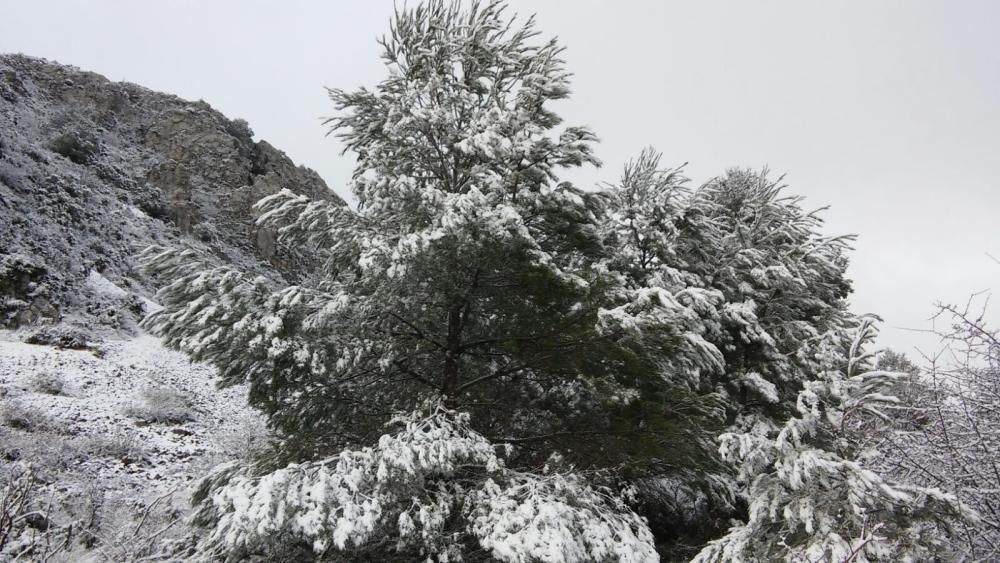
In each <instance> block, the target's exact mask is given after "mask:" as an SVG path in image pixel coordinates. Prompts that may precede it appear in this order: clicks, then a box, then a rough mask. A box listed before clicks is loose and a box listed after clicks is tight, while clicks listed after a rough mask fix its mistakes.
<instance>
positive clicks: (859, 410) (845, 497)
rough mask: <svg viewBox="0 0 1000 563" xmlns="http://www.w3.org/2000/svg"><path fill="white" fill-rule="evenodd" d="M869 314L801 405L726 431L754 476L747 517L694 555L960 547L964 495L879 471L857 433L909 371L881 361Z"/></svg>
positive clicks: (932, 553)
mask: <svg viewBox="0 0 1000 563" xmlns="http://www.w3.org/2000/svg"><path fill="white" fill-rule="evenodd" d="M874 335H875V331H874V329H873V326H872V324H871V320H870V319H865V320H864V321H863V322H862V324H861V326H860V327H859V329H858V330H857V332H856V337H855V340H854V342H853V344H852V346H851V348H850V349H849V350H848V353H847V354H846V355H845V354H843V353H842V352H841V349H840V346H839V343H833V345H832V346H831V347H830V348H829V349H828V351H827V352H828V353H827V354H826V358H825V359H824V362H825V363H826V364H827V369H826V370H825V371H823V372H822V373H820V374H818V376H817V377H816V378H815V379H814V380H812V381H809V382H807V383H806V384H805V386H804V389H803V390H802V391H801V392H800V393H799V395H798V400H797V404H796V410H797V413H796V415H795V416H793V417H791V418H790V419H789V420H788V421H787V422H785V424H784V425H782V426H780V427H778V428H775V427H774V426H772V425H769V424H766V423H762V422H760V421H758V422H756V423H754V424H753V425H752V426H749V427H748V428H746V430H745V431H744V432H734V433H728V434H725V435H723V436H722V448H721V450H722V454H723V456H724V457H725V458H726V459H728V460H730V461H731V462H732V463H734V464H737V465H738V467H739V478H740V480H741V481H743V482H744V483H746V484H747V486H748V497H749V502H750V510H749V519H748V521H747V522H746V523H744V524H740V525H737V526H735V527H733V528H732V529H731V530H730V531H729V533H728V534H726V535H725V536H724V537H722V538H720V539H718V540H715V541H713V542H711V543H709V544H708V545H707V546H706V547H705V548H704V549H703V550H702V551H701V552H700V553H699V554H698V556H697V557H696V558H695V559H694V563H709V562H734V563H739V562H744V561H746V562H751V561H753V562H756V561H802V562H805V561H857V562H868V561H914V562H916V561H941V560H947V559H951V558H952V556H953V554H954V549H953V547H954V546H953V537H954V536H955V532H954V531H953V530H952V526H953V525H954V524H955V523H957V522H960V521H961V520H962V519H963V518H972V519H975V515H974V514H972V513H970V512H968V511H967V510H966V509H964V508H963V507H962V505H961V503H959V502H958V500H957V499H956V497H955V496H954V495H951V494H946V493H943V492H942V491H940V490H939V489H934V488H927V487H919V486H910V485H906V484H902V483H896V482H893V481H890V480H887V479H883V478H882V477H880V476H879V475H878V474H877V473H876V472H875V471H873V464H872V463H871V460H870V457H871V453H872V452H870V451H864V450H862V449H861V448H859V444H860V443H861V442H862V439H861V438H863V437H859V436H857V435H852V433H851V431H850V429H851V427H852V425H856V424H858V423H859V419H863V418H864V417H867V416H875V417H878V418H880V419H883V420H885V419H887V416H886V415H885V414H884V413H883V412H882V411H881V408H880V407H882V406H884V405H886V404H893V403H895V402H897V399H896V398H895V397H892V396H889V395H886V394H884V391H885V390H886V389H887V388H888V387H890V386H891V385H892V382H893V381H894V380H895V379H896V378H897V377H899V376H900V375H901V374H894V373H890V372H885V371H873V370H871V367H872V360H873V357H874V354H873V353H870V352H868V353H866V352H864V350H863V347H864V345H865V344H869V343H870V342H871V340H873V339H874Z"/></svg>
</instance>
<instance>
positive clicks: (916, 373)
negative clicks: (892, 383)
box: [865, 294, 1000, 561]
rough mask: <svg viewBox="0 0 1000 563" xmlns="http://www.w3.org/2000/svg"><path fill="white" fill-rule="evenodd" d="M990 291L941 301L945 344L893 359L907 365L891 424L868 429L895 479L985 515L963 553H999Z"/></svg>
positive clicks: (966, 529)
mask: <svg viewBox="0 0 1000 563" xmlns="http://www.w3.org/2000/svg"><path fill="white" fill-rule="evenodd" d="M988 301H989V296H988V294H979V295H974V296H972V297H970V299H969V301H968V302H967V303H966V304H964V305H946V304H942V305H939V306H938V311H937V314H936V316H935V318H936V319H937V321H938V322H939V323H940V324H938V325H937V334H938V336H940V337H941V340H940V349H939V350H938V351H936V352H935V353H933V354H931V353H929V352H927V353H925V356H924V357H923V358H922V361H921V364H922V365H920V366H917V365H915V364H913V363H911V362H910V361H909V360H908V359H907V358H905V357H904V356H902V355H898V354H897V355H894V356H893V357H890V358H889V360H891V362H890V363H891V365H893V366H894V367H896V368H897V369H902V370H905V371H907V372H908V377H907V378H906V387H905V388H904V389H902V390H901V391H902V392H901V393H899V395H900V398H901V401H900V404H899V405H897V406H896V407H895V408H892V409H888V414H889V415H890V418H891V421H890V422H891V424H884V423H882V424H874V425H871V426H870V427H868V428H866V429H865V430H866V431H867V433H868V435H869V441H870V443H871V444H873V445H876V446H878V447H879V448H880V449H881V450H882V451H884V452H885V455H884V456H882V457H880V458H878V459H876V460H875V463H876V464H877V467H878V469H879V471H880V473H881V474H883V475H885V476H886V477H887V478H890V479H900V480H906V481H910V482H913V483H918V484H921V485H924V486H927V487H941V488H945V489H947V490H950V491H954V493H955V494H956V496H957V497H958V499H959V500H960V501H961V502H962V503H963V504H964V505H965V506H967V507H969V508H971V509H973V510H976V511H978V512H979V514H980V516H981V517H980V518H979V520H978V521H975V522H971V523H968V524H967V525H965V526H963V527H962V528H961V529H960V530H959V534H958V537H957V538H956V539H955V542H954V546H955V549H956V552H957V555H956V559H963V560H970V561H994V560H998V559H1000V503H998V491H1000V440H998V437H1000V331H998V330H997V329H996V328H994V327H992V326H990V325H989V324H988V323H987V319H988V318H989V317H990V315H989V311H988V309H987V305H988Z"/></svg>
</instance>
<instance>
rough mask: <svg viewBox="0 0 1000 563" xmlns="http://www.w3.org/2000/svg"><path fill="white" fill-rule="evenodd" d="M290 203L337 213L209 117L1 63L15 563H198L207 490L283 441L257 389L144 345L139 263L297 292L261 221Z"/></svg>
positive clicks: (1, 556) (321, 188) (0, 187)
mask: <svg viewBox="0 0 1000 563" xmlns="http://www.w3.org/2000/svg"><path fill="white" fill-rule="evenodd" d="M282 188H289V189H291V190H292V191H295V192H298V193H302V194H305V195H308V196H310V197H312V198H323V199H328V200H333V201H339V199H338V198H337V196H336V195H334V194H333V192H331V191H330V190H329V188H327V186H326V184H324V183H323V180H321V179H320V177H319V176H318V175H317V174H316V173H315V172H313V171H312V170H309V169H308V168H304V167H301V166H296V165H295V164H293V163H292V162H291V161H290V160H289V159H288V157H287V156H285V154H284V153H282V152H281V151H279V150H278V149H276V148H274V147H272V146H271V145H269V144H268V143H266V142H264V141H254V140H253V133H252V131H251V130H250V127H249V126H248V124H247V123H246V122H245V121H242V120H230V119H228V118H226V117H225V116H223V115H222V114H221V113H219V112H218V111H215V110H213V109H212V108H211V106H209V105H208V104H207V103H205V102H200V101H199V102H189V101H186V100H182V99H180V98H177V97H175V96H171V95H167V94H161V93H158V92H153V91H150V90H148V89H146V88H143V87H141V86H136V85H134V84H128V83H116V82H111V81H109V80H107V79H105V78H104V77H102V76H100V75H97V74H94V73H90V72H84V71H81V70H79V69H76V68H73V67H68V66H64V65H60V64H56V63H52V62H48V61H45V60H42V59H36V58H31V57H26V56H22V55H0V561H8V560H15V561H21V560H24V561H29V560H30V561H43V560H44V561H74V562H76V561H100V562H104V561H115V562H125V561H140V560H142V561H149V560H154V559H155V560H171V561H173V560H185V559H186V556H185V555H184V553H185V552H184V549H185V546H186V545H188V543H186V542H188V540H190V537H191V536H190V534H189V533H188V527H187V520H186V517H187V515H188V513H189V510H190V505H189V499H190V494H191V491H192V487H193V486H194V485H195V483H196V482H197V480H198V478H199V477H200V476H202V475H204V474H205V473H206V472H207V470H208V469H209V468H210V467H211V466H213V465H215V464H217V463H220V462H224V461H226V460H230V459H234V458H237V457H240V456H246V455H248V453H249V452H251V451H253V450H254V449H255V448H257V447H258V446H263V445H264V444H266V442H267V439H268V438H267V437H268V434H267V432H266V429H265V428H264V426H263V419H262V418H261V417H260V416H259V415H258V414H257V413H256V412H254V411H253V410H252V409H250V408H249V407H248V406H247V402H246V389H245V388H241V387H235V388H230V389H226V390H218V389H215V388H214V375H215V372H214V369H212V368H210V367H209V366H205V365H195V364H192V363H191V362H190V361H189V360H188V359H187V358H186V357H185V356H183V355H182V354H179V353H176V352H172V351H168V350H166V349H164V348H163V346H162V345H161V344H160V343H159V342H158V341H157V340H156V339H154V338H153V337H151V336H148V335H144V334H142V331H141V330H139V329H138V328H137V326H136V323H137V321H138V319H139V318H140V317H141V316H142V315H143V314H145V313H146V312H148V311H149V310H150V309H151V308H154V307H156V304H155V302H154V300H155V296H154V291H153V289H154V288H153V287H151V284H150V283H149V281H148V280H146V279H145V278H144V276H143V275H142V274H141V273H140V272H138V271H137V270H136V267H135V261H134V257H135V256H136V254H137V253H138V252H139V251H140V250H142V249H143V248H145V247H146V246H148V245H151V244H162V245H166V246H179V245H190V246H193V247H196V248H198V249H199V250H201V251H204V252H206V253H209V254H212V255H214V256H216V257H217V258H218V260H219V262H221V263H226V264H231V265H236V266H239V267H241V268H242V269H245V270H247V271H251V272H259V273H266V274H267V275H269V276H271V277H285V278H287V279H294V277H295V264H293V263H290V262H289V261H288V259H287V258H281V257H279V256H277V255H276V254H275V249H274V246H273V242H274V239H273V233H271V232H269V231H267V230H262V229H258V228H256V227H255V225H254V221H253V220H254V217H253V213H252V209H251V206H252V204H253V203H254V202H255V201H256V200H258V199H259V198H261V197H263V196H266V195H268V194H271V193H274V192H276V191H278V190H280V189H282ZM171 546H172V547H171Z"/></svg>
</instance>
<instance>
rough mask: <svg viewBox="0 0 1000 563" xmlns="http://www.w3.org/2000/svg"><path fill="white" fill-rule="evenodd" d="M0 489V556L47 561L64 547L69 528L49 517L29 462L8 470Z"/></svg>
mask: <svg viewBox="0 0 1000 563" xmlns="http://www.w3.org/2000/svg"><path fill="white" fill-rule="evenodd" d="M2 486H3V488H2V490H0V559H3V560H4V561H27V560H30V561H49V560H50V559H51V558H52V557H55V556H56V555H57V554H59V553H61V552H63V551H65V550H66V548H67V547H68V546H69V542H70V540H71V539H72V537H73V533H72V528H71V527H69V528H66V527H63V528H59V527H56V526H54V525H53V523H52V522H51V521H50V520H49V512H50V510H51V508H52V506H51V503H46V502H45V501H44V499H42V498H40V496H41V495H39V494H38V486H39V482H38V479H37V477H36V475H35V472H34V470H33V468H32V467H31V465H27V466H25V467H18V468H16V469H15V470H14V471H11V472H9V473H7V475H6V479H5V480H4V481H2Z"/></svg>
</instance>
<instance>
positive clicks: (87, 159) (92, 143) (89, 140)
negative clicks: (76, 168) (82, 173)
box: [48, 129, 101, 164]
mask: <svg viewBox="0 0 1000 563" xmlns="http://www.w3.org/2000/svg"><path fill="white" fill-rule="evenodd" d="M48 148H49V149H50V150H52V152H55V153H58V154H60V155H62V156H65V157H66V158H68V159H70V160H71V161H73V162H75V163H77V164H90V163H91V162H93V161H94V160H96V159H97V157H98V155H100V152H101V142H100V140H99V139H98V138H97V136H96V135H94V134H93V133H91V132H90V131H85V130H82V129H80V130H73V131H67V132H65V133H63V134H61V135H59V136H58V137H56V138H54V139H52V140H51V141H50V142H49V146H48Z"/></svg>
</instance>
